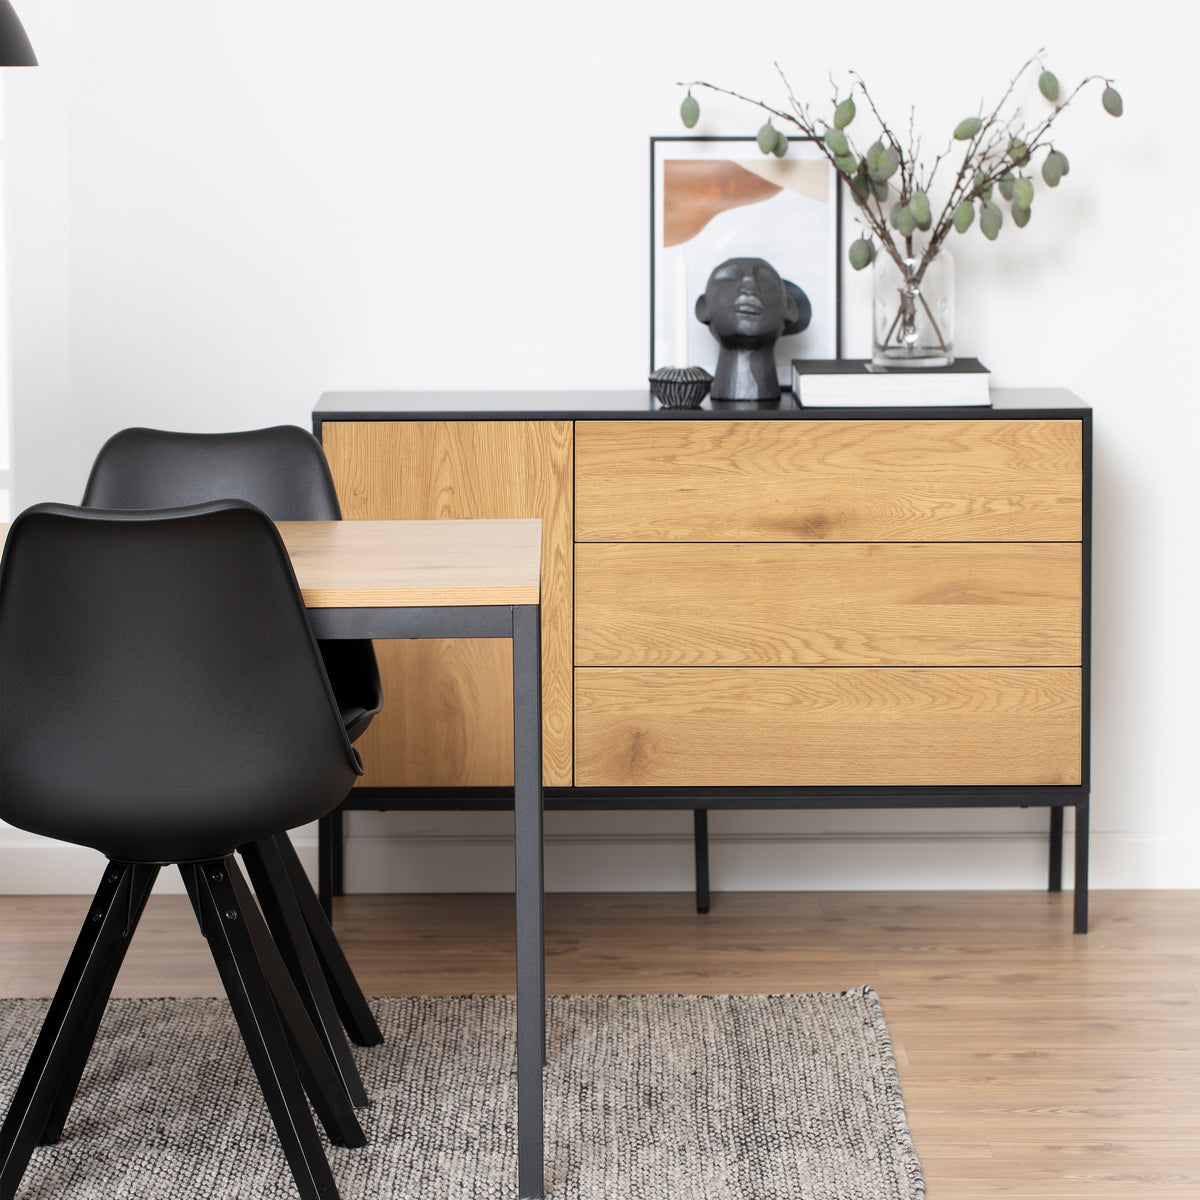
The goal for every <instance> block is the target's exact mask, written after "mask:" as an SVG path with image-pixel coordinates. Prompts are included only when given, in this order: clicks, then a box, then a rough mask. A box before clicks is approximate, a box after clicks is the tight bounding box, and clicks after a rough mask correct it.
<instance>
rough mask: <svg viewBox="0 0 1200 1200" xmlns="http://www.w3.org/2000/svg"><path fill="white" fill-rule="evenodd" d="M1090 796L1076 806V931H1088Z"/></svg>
mask: <svg viewBox="0 0 1200 1200" xmlns="http://www.w3.org/2000/svg"><path fill="white" fill-rule="evenodd" d="M1089 803H1090V797H1086V796H1085V797H1084V798H1083V799H1082V800H1080V802H1079V803H1078V804H1077V805H1076V806H1075V932H1076V933H1087V931H1088V824H1089V822H1088V807H1089Z"/></svg>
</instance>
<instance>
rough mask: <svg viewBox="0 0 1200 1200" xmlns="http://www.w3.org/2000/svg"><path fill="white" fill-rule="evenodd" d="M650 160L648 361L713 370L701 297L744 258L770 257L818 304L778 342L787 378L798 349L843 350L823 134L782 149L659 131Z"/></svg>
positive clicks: (834, 180)
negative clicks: (699, 313)
mask: <svg viewBox="0 0 1200 1200" xmlns="http://www.w3.org/2000/svg"><path fill="white" fill-rule="evenodd" d="M650 163H651V174H650V205H651V247H650V369H651V370H652V371H654V370H657V369H658V368H659V367H684V366H696V367H704V368H705V369H706V370H708V371H710V372H711V371H712V370H713V369H714V367H715V366H716V362H717V352H718V350H719V346H718V344H717V341H716V339H715V338H714V337H713V336H712V334H711V333H710V332H709V330H708V327H707V326H706V325H703V324H701V322H700V321H699V320H698V319H697V317H696V300H697V298H698V297H699V296H700V295H701V294H702V293H703V292H704V289H705V285H706V284H707V282H708V277H709V275H710V274H711V273H712V271H713V270H714V269H715V268H716V267H718V266H719V265H720V264H721V263H723V262H725V260H726V259H729V258H742V257H747V258H763V259H766V261H767V262H769V263H770V264H771V265H772V266H773V267H774V268H775V269H776V270H777V271H778V272H779V274H780V275H781V276H782V277H783V278H784V279H785V280H790V281H791V282H792V283H794V284H796V285H797V286H798V287H800V288H801V289H802V290H803V291H804V293H805V294H806V295H807V296H808V299H809V302H810V303H811V304H812V320H811V322H810V323H809V326H808V328H807V329H805V330H803V331H802V332H800V333H796V334H792V335H790V336H788V337H781V338H780V339H779V341H778V342H776V343H775V366H776V368H777V370H778V373H779V381H780V384H781V386H784V387H790V385H791V376H792V371H791V362H792V359H793V358H838V357H840V355H841V340H842V339H841V252H840V250H841V245H840V244H841V190H840V188H839V187H838V175H837V172H836V171H835V170H834V169H833V167H832V165H831V164H830V163H829V161H828V159H826V158H825V156H824V154H823V153H822V152H821V149H820V147H819V146H818V145H817V143H816V142H815V141H814V140H813V139H812V138H801V137H797V138H788V153H787V155H786V157H784V158H776V157H775V156H774V155H773V154H768V155H763V154H761V153H760V152H759V149H758V145H757V142H756V141H755V139H754V138H752V137H719V138H718V137H711V138H710V137H672V138H667V137H656V138H651V139H650ZM681 358H684V359H686V361H680V359H681Z"/></svg>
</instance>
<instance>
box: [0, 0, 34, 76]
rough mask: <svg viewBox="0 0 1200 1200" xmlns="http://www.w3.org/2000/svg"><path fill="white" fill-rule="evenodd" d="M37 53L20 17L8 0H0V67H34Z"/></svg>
mask: <svg viewBox="0 0 1200 1200" xmlns="http://www.w3.org/2000/svg"><path fill="white" fill-rule="evenodd" d="M37 65H38V60H37V55H36V54H34V52H33V47H32V46H31V45H30V44H29V38H28V36H27V35H26V33H25V28H24V26H23V25H22V24H21V19H20V18H19V17H18V16H17V14H16V13H15V12H13V6H12V5H11V4H9V2H8V0H0V67H36V66H37Z"/></svg>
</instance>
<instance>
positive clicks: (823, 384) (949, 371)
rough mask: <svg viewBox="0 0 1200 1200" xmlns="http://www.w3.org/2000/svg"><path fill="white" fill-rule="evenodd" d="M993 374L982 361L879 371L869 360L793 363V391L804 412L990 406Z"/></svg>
mask: <svg viewBox="0 0 1200 1200" xmlns="http://www.w3.org/2000/svg"><path fill="white" fill-rule="evenodd" d="M988 380H989V372H988V369H987V368H986V367H985V366H984V365H983V364H982V363H981V362H980V361H979V359H977V358H957V359H955V360H954V362H953V363H951V365H950V366H948V367H891V368H880V367H875V366H873V364H872V363H871V361H870V360H869V359H861V358H828V359H803V358H797V359H793V361H792V390H793V391H794V392H795V394H796V403H797V404H798V405H800V406H801V407H802V408H869V407H877V408H883V407H887V406H889V405H896V406H898V407H899V406H903V407H916V408H946V407H951V408H953V407H959V406H979V405H986V404H990V403H991V395H990V392H989V390H988Z"/></svg>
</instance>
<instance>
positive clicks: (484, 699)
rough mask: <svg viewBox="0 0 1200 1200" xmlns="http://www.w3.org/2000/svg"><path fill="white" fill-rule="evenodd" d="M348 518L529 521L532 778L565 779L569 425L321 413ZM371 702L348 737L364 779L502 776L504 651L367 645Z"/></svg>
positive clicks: (463, 780)
mask: <svg viewBox="0 0 1200 1200" xmlns="http://www.w3.org/2000/svg"><path fill="white" fill-rule="evenodd" d="M322 439H323V444H324V447H325V453H326V456H327V457H328V459H329V465H330V469H331V470H332V471H333V477H334V481H335V483H336V485H337V490H338V496H339V498H340V500H341V504H342V512H343V516H344V517H345V518H346V519H347V520H372V519H374V520H383V519H387V520H391V519H408V520H438V519H460V520H461V519H468V518H473V517H485V518H487V517H491V518H499V517H540V518H541V520H542V578H541V594H542V749H543V773H544V782H545V784H546V785H547V786H548V787H553V786H569V785H570V784H571V780H572V746H571V736H572V729H571V725H572V722H571V708H572V697H571V654H572V649H571V580H572V572H573V552H574V544H573V534H572V529H571V514H572V507H573V491H572V447H573V428H572V422H570V421H326V422H324V423H323V425H322ZM375 650H376V654H377V656H378V658H379V667H380V673H381V676H382V678H383V686H384V705H383V711H382V712H381V713H380V714H379V716H377V717H376V718H375V720H374V722H372V724H371V727H370V728H369V729H368V730H367V732H366V734H364V735H363V738H362V740H361V741H360V742H359V744H358V745H359V749H360V750H361V752H362V756H363V762H364V763H365V765H366V774H365V775H364V776H363V777H362V784H363V785H365V786H375V787H456V786H459V787H470V786H479V787H501V786H511V784H512V778H513V766H512V648H511V644H510V643H509V642H508V641H499V640H493V639H444V640H438V639H421V640H412V641H392V642H376V643H375Z"/></svg>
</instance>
